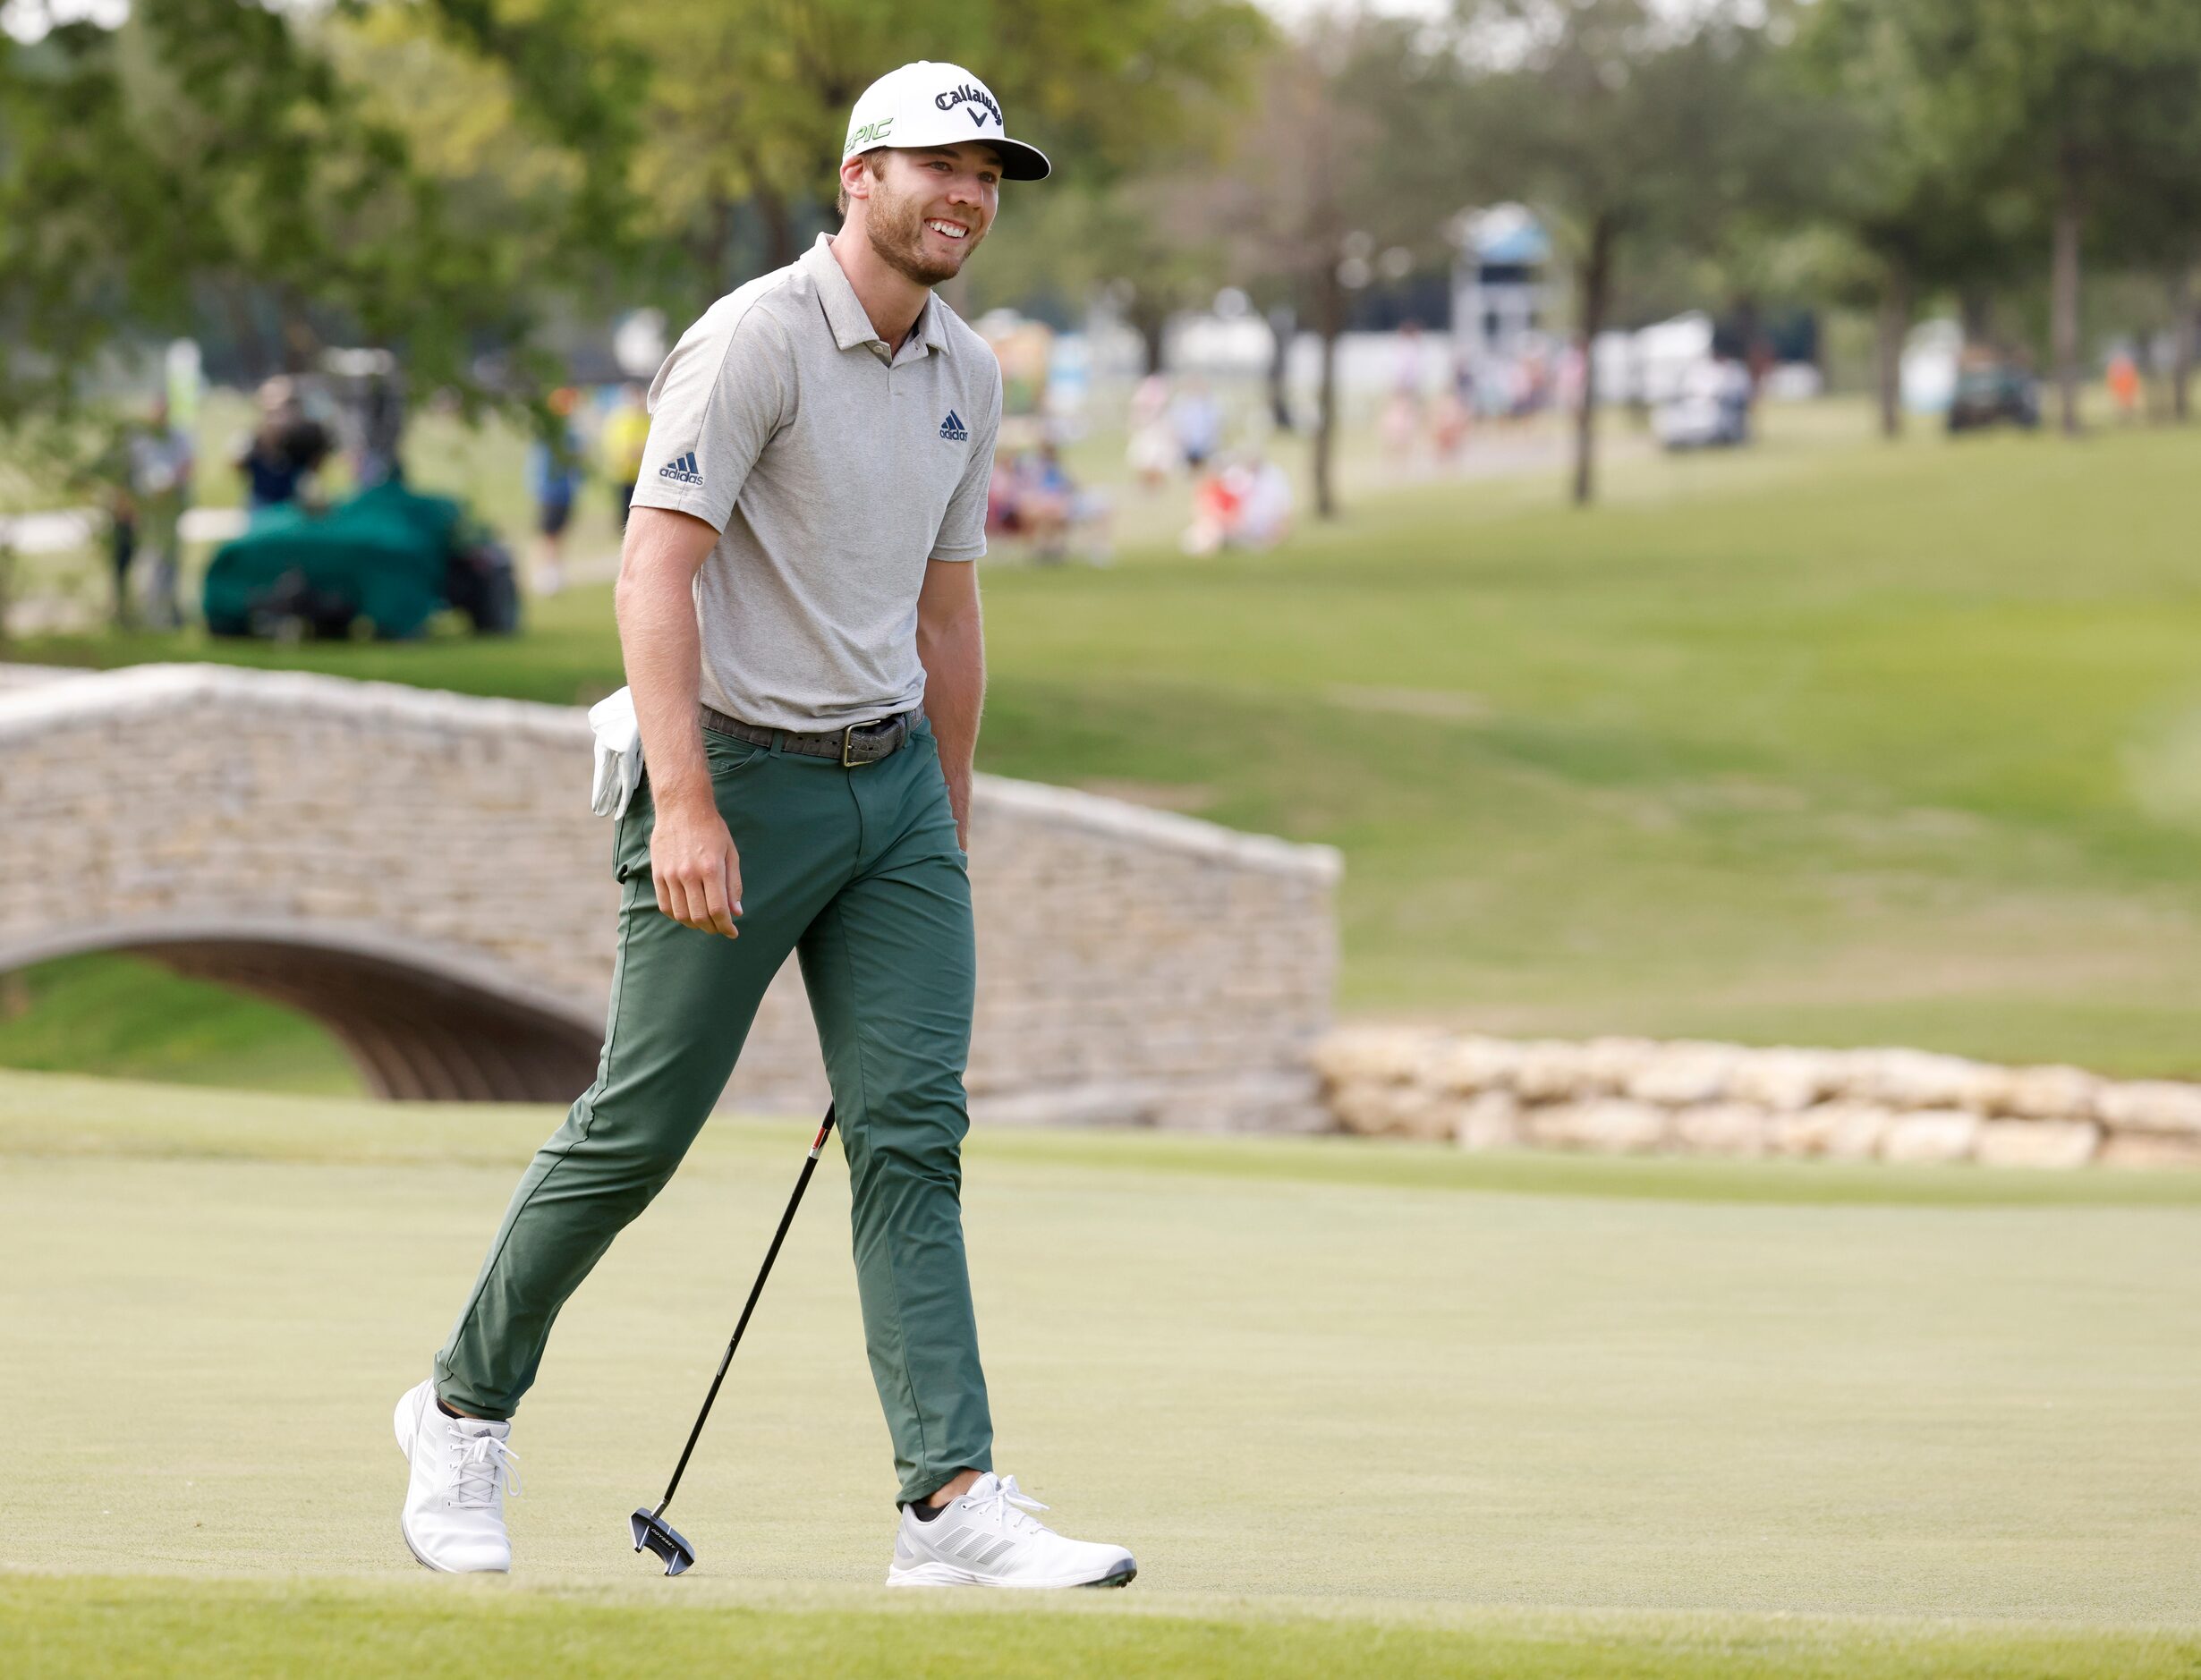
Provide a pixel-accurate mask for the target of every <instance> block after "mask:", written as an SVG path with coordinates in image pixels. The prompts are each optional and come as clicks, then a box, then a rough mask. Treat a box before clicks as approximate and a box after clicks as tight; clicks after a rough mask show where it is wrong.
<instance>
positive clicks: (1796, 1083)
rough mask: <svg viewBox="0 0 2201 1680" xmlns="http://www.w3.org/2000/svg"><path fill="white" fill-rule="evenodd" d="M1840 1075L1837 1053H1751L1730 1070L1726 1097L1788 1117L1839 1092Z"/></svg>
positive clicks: (1779, 1051) (1841, 1071) (1757, 1051)
mask: <svg viewBox="0 0 2201 1680" xmlns="http://www.w3.org/2000/svg"><path fill="white" fill-rule="evenodd" d="M1843 1072H1844V1069H1843V1065H1842V1058H1841V1056H1840V1052H1838V1051H1828V1050H1790V1049H1778V1050H1751V1051H1747V1052H1746V1053H1745V1054H1744V1055H1742V1056H1739V1057H1738V1058H1737V1060H1736V1063H1735V1065H1734V1066H1733V1067H1732V1068H1730V1069H1729V1071H1728V1076H1727V1090H1728V1095H1729V1096H1730V1097H1733V1098H1736V1099H1739V1100H1741V1101H1743V1102H1753V1103H1755V1104H1757V1105H1758V1106H1759V1107H1762V1108H1770V1109H1772V1111H1773V1112H1774V1113H1776V1114H1789V1113H1793V1112H1795V1111H1796V1110H1797V1109H1800V1108H1808V1107H1811V1105H1812V1104H1814V1102H1817V1101H1818V1100H1819V1099H1821V1098H1822V1097H1826V1096H1831V1094H1832V1093H1833V1092H1835V1091H1836V1090H1840V1088H1841V1081H1842V1074H1843Z"/></svg>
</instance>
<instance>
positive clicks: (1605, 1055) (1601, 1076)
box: [1576, 1038, 1664, 1097]
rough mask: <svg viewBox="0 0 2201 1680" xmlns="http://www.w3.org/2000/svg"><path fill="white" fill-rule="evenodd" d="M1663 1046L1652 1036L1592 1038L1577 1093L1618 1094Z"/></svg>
mask: <svg viewBox="0 0 2201 1680" xmlns="http://www.w3.org/2000/svg"><path fill="white" fill-rule="evenodd" d="M1663 1048H1664V1047H1663V1046H1661V1045H1659V1044H1657V1043H1655V1042H1653V1040H1652V1039H1618V1038H1613V1039H1591V1040H1590V1041H1589V1043H1587V1044H1586V1045H1585V1046H1584V1047H1583V1056H1582V1084H1581V1087H1580V1088H1579V1090H1578V1091H1577V1093H1576V1094H1577V1095H1579V1096H1584V1097H1610V1096H1615V1095H1618V1094H1619V1092H1621V1091H1624V1090H1627V1087H1628V1084H1629V1082H1630V1081H1632V1080H1633V1079H1634V1078H1635V1077H1636V1074H1637V1073H1640V1072H1641V1071H1642V1070H1643V1068H1644V1066H1645V1065H1647V1064H1649V1063H1650V1062H1651V1061H1652V1060H1653V1058H1654V1057H1656V1056H1658V1055H1660V1053H1661V1050H1662V1049H1663Z"/></svg>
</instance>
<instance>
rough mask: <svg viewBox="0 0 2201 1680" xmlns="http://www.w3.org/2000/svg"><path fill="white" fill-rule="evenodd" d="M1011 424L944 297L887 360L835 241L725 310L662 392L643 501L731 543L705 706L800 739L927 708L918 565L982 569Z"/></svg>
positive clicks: (681, 353) (685, 353)
mask: <svg viewBox="0 0 2201 1680" xmlns="http://www.w3.org/2000/svg"><path fill="white" fill-rule="evenodd" d="M1000 423H1001V367H1000V364H999V362H998V361H995V360H994V356H993V352H991V351H990V349H988V348H987V346H986V342H985V340H983V339H982V338H981V337H979V335H977V334H976V333H974V332H973V331H972V330H971V329H970V328H969V327H966V326H965V325H964V324H963V322H962V321H961V320H960V319H959V318H957V317H956V313H955V311H954V310H950V309H949V308H948V306H947V305H946V304H945V303H943V302H941V301H939V298H938V297H934V298H931V299H930V300H929V301H927V302H926V304H925V308H924V313H923V314H922V315H921V316H920V317H918V319H917V325H916V327H915V328H914V330H913V331H912V332H911V334H910V335H909V336H908V337H907V338H906V339H905V340H904V341H903V344H902V349H901V352H900V353H899V354H897V355H893V356H889V355H888V351H887V345H886V343H885V341H884V340H882V339H881V338H880V336H879V335H878V334H877V333H876V332H875V331H874V330H873V329H872V327H871V319H870V318H869V317H867V316H866V315H865V314H864V312H863V305H862V304H861V303H859V302H858V301H856V293H855V290H854V287H852V286H851V285H850V284H848V276H846V275H845V274H843V273H842V272H841V267H840V264H839V263H837V262H836V261H835V260H834V259H833V252H832V250H830V249H829V242H828V241H827V240H826V239H825V238H824V236H822V235H820V238H819V241H818V242H817V244H815V245H814V246H812V248H811V249H810V250H807V251H805V252H804V253H803V256H802V258H801V259H799V260H797V261H795V262H793V263H790V264H789V265H788V266H787V267H785V268H782V269H780V270H778V272H777V273H774V274H769V275H766V276H763V277H762V278H761V279H756V280H752V281H751V282H750V283H749V284H747V285H745V286H744V287H742V288H741V290H740V291H738V292H735V293H731V294H729V295H728V296H726V297H723V298H720V299H719V300H718V302H716V303H714V304H712V305H711V306H710V310H708V311H706V312H705V314H704V315H703V318H701V320H699V321H697V322H696V323H695V325H694V326H693V327H690V328H688V330H687V331H686V333H684V334H683V335H682V336H681V340H680V343H679V344H676V346H674V349H673V353H672V354H671V355H669V356H667V358H666V359H665V365H664V366H663V367H662V368H660V369H658V377H657V380H656V382H655V383H654V384H653V385H651V386H650V443H649V447H648V448H647V449H646V450H645V451H644V452H643V454H642V476H641V478H640V479H639V480H638V482H637V483H636V484H635V486H634V501H635V503H636V505H639V506H642V507H667V508H672V509H674V510H676V512H679V513H693V515H695V517H696V518H698V519H701V520H703V521H705V522H708V523H709V524H710V526H711V527H712V529H713V530H717V531H718V544H717V546H716V547H713V548H712V550H711V552H710V558H709V559H707V560H705V561H704V562H703V568H702V570H701V572H700V573H697V575H696V580H695V618H696V624H697V626H698V628H699V629H700V631H701V636H702V648H703V683H702V698H703V701H704V703H705V704H706V705H709V706H714V707H716V708H718V709H719V710H720V711H723V712H730V713H732V714H733V715H734V716H735V717H740V718H744V719H745V720H747V721H748V722H750V723H754V724H761V725H765V726H766V727H768V728H772V729H798V730H815V729H826V728H838V727H840V726H841V725H846V724H853V723H863V722H866V721H868V720H870V719H871V718H874V717H888V716H890V715H891V714H893V713H895V712H898V711H905V710H907V709H908V708H910V707H912V706H914V705H915V704H916V703H917V702H918V700H920V699H922V697H923V694H924V688H925V674H924V667H923V666H922V665H920V664H919V663H918V660H917V593H918V590H920V589H921V588H922V587H923V584H924V579H925V563H926V562H927V561H928V560H975V559H977V558H978V557H979V556H981V555H982V554H984V553H985V552H986V487H987V482H988V479H990V477H991V475H992V471H993V442H994V434H995V432H996V431H997V430H998V429H999V426H1000Z"/></svg>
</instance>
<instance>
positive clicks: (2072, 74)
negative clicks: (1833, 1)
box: [1848, 0, 2201, 432]
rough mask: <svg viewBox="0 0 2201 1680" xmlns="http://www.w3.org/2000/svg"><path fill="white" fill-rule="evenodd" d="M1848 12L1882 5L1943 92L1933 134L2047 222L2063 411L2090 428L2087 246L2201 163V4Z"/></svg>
mask: <svg viewBox="0 0 2201 1680" xmlns="http://www.w3.org/2000/svg"><path fill="white" fill-rule="evenodd" d="M1848 3H1849V4H1857V5H1859V6H1865V5H1870V6H1873V7H1874V8H1875V9H1876V11H1877V15H1878V17H1879V19H1880V21H1881V27H1882V29H1883V30H1886V31H1887V32H1888V33H1889V37H1890V38H1891V42H1892V43H1893V46H1894V48H1895V50H1896V52H1897V53H1898V54H1899V55H1900V57H1901V59H1902V61H1903V62H1904V64H1905V67H1906V73H1907V74H1908V75H1909V76H1910V77H1911V78H1912V79H1914V80H1915V81H1916V84H1917V85H1919V86H1920V87H1922V88H1925V89H1930V90H1931V96H1932V98H1931V104H1930V106H1929V107H1928V111H1927V114H1926V115H1927V122H1926V124H1925V127H1926V131H1927V132H1928V133H1930V134H1931V136H1932V137H1933V143H1934V145H1935V148H1936V149H1937V150H1938V151H1939V153H1940V154H1941V155H1942V156H1943V157H1947V158H1950V159H1953V160H1955V161H1956V162H1957V163H1958V165H1959V168H1960V170H1961V172H1962V173H1963V174H1964V175H1966V176H1968V177H1970V178H1973V179H1977V180H1981V181H1987V182H1999V183H2001V184H2003V185H2006V186H2008V187H2010V188H2011V189H2013V190H2015V191H2020V192H2022V193H2024V194H2026V195H2027V198H2028V199H2030V201H2031V202H2032V203H2033V205H2034V206H2035V208H2036V210H2037V212H2038V214H2039V216H2040V217H2041V220H2042V221H2043V223H2044V225H2046V227H2047V229H2048V232H2049V243H2050V263H2049V272H2050V310H2049V315H2050V329H2049V337H2050V344H2051V356H2052V362H2053V365H2054V369H2055V377H2056V384H2057V389H2058V395H2059V404H2058V406H2059V415H2060V419H2061V424H2062V427H2063V429H2064V430H2065V431H2066V432H2076V431H2077V430H2078V424H2079V421H2078V379H2079V342H2078V337H2079V284H2080V271H2081V259H2082V254H2083V250H2084V247H2085V244H2086V240H2087V237H2088V233H2089V229H2090V227H2091V228H2093V229H2094V231H2095V233H2096V234H2097V235H2098V233H2099V227H2098V218H2099V216H2100V214H2101V212H2102V210H2103V207H2104V205H2105V204H2106V203H2107V202H2108V201H2109V200H2110V199H2112V198H2115V197H2119V196H2120V195H2124V188H2125V184H2126V183H2128V182H2130V181H2132V180H2133V179H2134V178H2135V176H2136V175H2139V176H2154V177H2156V178H2159V179H2170V178H2171V177H2174V176H2175V175H2176V174H2177V172H2178V171H2179V170H2180V169H2181V168H2182V169H2184V170H2186V171H2188V172H2189V171H2190V170H2191V169H2192V168H2193V167H2194V160H2193V156H2192V154H2191V153H2190V152H2185V151H2183V148H2185V147H2186V146H2187V145H2188V144H2190V136H2191V133H2192V130H2193V123H2194V119H2193V112H2194V106H2195V103H2196V101H2197V99H2201V8H2197V7H2195V6H2194V5H2193V4H2190V0H1848ZM2166 152H2168V153H2169V154H2171V157H2169V158H2168V159H2166ZM2181 152H2182V153H2183V155H2182V156H2179V155H2178V154H2180V153H2181ZM2166 161H2168V163H2169V167H2168V168H2165V167H2164V165H2165V163H2166ZM2126 201H2127V203H2128V205H2129V204H2130V203H2131V202H2132V200H2131V199H2130V197H2129V196H2127V199H2126ZM2162 208H2163V205H2162V204H2161V202H2158V204H2157V206H2156V209H2155V210H2154V211H2151V212H2149V214H2151V215H2152V214H2159V213H2160V212H2161V210H2162Z"/></svg>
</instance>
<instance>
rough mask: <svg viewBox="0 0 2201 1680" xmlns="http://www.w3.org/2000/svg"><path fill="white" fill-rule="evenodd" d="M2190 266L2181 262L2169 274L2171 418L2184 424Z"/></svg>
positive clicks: (2190, 339) (2190, 346) (2189, 368)
mask: <svg viewBox="0 0 2201 1680" xmlns="http://www.w3.org/2000/svg"><path fill="white" fill-rule="evenodd" d="M2193 353H2194V299H2193V266H2192V265H2191V264H2190V263H2180V265H2179V266H2178V267H2176V268H2175V269H2173V270H2172V271H2171V421H2172V422H2173V423H2174V424H2176V425H2180V426H2183V425H2184V424H2185V423H2186V418H2187V415H2188V412H2189V406H2188V404H2189V397H2190V390H2191V386H2192V384H2193Z"/></svg>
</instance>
